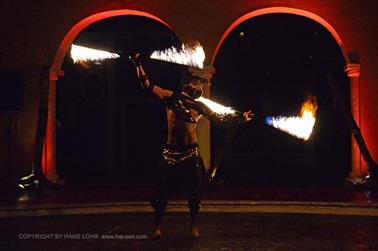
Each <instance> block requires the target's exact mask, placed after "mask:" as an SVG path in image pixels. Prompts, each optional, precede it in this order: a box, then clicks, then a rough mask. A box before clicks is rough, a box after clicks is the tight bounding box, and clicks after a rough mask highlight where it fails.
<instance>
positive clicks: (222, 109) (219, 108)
mask: <svg viewBox="0 0 378 251" xmlns="http://www.w3.org/2000/svg"><path fill="white" fill-rule="evenodd" d="M196 101H199V102H201V103H203V104H204V105H206V106H207V107H208V108H209V109H210V110H211V111H213V112H215V113H218V114H222V115H226V114H233V113H235V110H233V109H232V108H231V107H226V106H224V105H221V104H218V103H216V102H214V101H212V100H210V99H207V98H204V97H202V96H201V97H199V98H197V99H196Z"/></svg>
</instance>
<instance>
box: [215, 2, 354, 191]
mask: <svg viewBox="0 0 378 251" xmlns="http://www.w3.org/2000/svg"><path fill="white" fill-rule="evenodd" d="M349 63H350V62H349V58H348V57H347V54H346V52H345V49H344V46H343V44H342V42H341V40H340V38H339V37H338V35H337V33H336V32H335V31H334V29H333V28H332V27H331V26H330V25H329V24H328V23H326V22H325V21H324V20H323V19H321V18H320V17H318V16H316V15H314V14H312V13H309V12H305V11H301V10H294V9H290V8H269V9H263V10H259V11H256V12H253V13H250V14H247V15H245V16H243V17H242V18H240V19H238V20H237V21H236V22H234V24H233V25H231V26H230V28H229V29H228V30H227V31H226V33H225V34H224V36H223V37H222V39H221V41H220V43H219V44H218V47H217V48H216V51H215V54H214V56H213V64H214V65H215V67H216V69H217V74H216V76H215V79H214V81H213V82H214V88H213V90H212V96H213V97H214V98H218V99H220V100H224V102H226V103H228V104H232V105H234V106H235V107H236V108H238V109H239V110H246V109H250V108H251V109H253V110H254V112H255V113H256V115H257V116H258V117H260V118H265V117H267V116H278V115H283V116H290V115H296V114H298V112H299V110H300V107H301V103H302V102H303V100H304V98H305V96H306V94H308V93H310V94H312V95H315V96H316V97H317V99H318V103H319V110H318V113H317V121H316V123H315V128H314V131H313V134H312V136H311V138H310V139H309V140H308V141H302V140H298V139H296V138H294V137H292V136H289V135H287V134H286V133H282V132H280V131H277V130H276V129H272V128H270V127H268V126H266V125H265V124H263V123H259V122H255V123H254V124H252V125H249V126H243V127H242V128H241V129H240V130H239V131H238V132H237V134H236V135H235V137H234V140H233V142H232V143H231V144H230V146H229V149H228V151H227V154H226V158H225V160H224V161H223V162H222V165H221V169H220V171H221V173H220V175H221V176H223V179H225V180H226V181H228V182H230V183H237V184H241V183H244V184H254V185H258V186H260V185H261V186H287V185H289V186H292V185H294V186H303V185H322V184H323V185H339V184H342V183H343V182H344V178H345V177H346V176H347V175H348V172H349V170H350V156H351V152H350V148H351V147H350V146H351V143H350V132H349V131H348V129H347V128H348V127H347V125H346V124H345V122H344V119H343V117H342V115H341V114H340V112H339V111H338V109H337V108H336V107H335V105H334V100H333V94H332V91H331V90H330V88H329V86H328V84H327V80H326V77H325V75H326V74H327V73H332V74H334V75H336V76H337V78H338V80H339V81H338V87H339V89H340V90H341V92H342V95H343V97H344V100H345V102H346V103H347V105H349V103H350V100H349V99H350V90H349V84H348V78H347V76H346V74H345V72H344V67H345V65H347V64H349ZM219 134H222V132H221V131H220V130H219V129H217V128H214V127H213V128H212V135H214V136H216V135H219ZM214 136H213V137H212V153H215V152H216V148H217V144H218V141H217V139H216V137H214Z"/></svg>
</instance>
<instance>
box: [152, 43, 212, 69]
mask: <svg viewBox="0 0 378 251" xmlns="http://www.w3.org/2000/svg"><path fill="white" fill-rule="evenodd" d="M150 57H151V58H152V59H157V60H161V61H166V62H171V63H176V64H182V65H187V66H193V67H197V68H200V69H203V62H204V61H205V52H204V50H203V48H202V46H201V44H200V43H195V44H194V45H188V44H183V45H182V46H181V49H177V48H175V47H173V46H172V47H171V48H168V49H166V50H163V51H154V52H153V53H152V54H151V56H150Z"/></svg>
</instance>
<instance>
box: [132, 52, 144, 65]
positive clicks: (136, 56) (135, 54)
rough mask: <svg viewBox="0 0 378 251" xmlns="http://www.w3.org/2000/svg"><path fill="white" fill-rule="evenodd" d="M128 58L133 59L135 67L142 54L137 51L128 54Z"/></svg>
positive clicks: (138, 63) (139, 61) (139, 63)
mask: <svg viewBox="0 0 378 251" xmlns="http://www.w3.org/2000/svg"><path fill="white" fill-rule="evenodd" d="M129 59H130V60H131V61H133V64H134V66H135V67H138V66H140V65H141V61H142V55H140V54H139V53H133V54H132V55H130V56H129Z"/></svg>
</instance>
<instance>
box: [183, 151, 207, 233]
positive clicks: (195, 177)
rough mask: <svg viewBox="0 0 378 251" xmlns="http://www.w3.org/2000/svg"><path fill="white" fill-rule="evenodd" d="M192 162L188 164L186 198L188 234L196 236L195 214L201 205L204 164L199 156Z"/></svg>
mask: <svg viewBox="0 0 378 251" xmlns="http://www.w3.org/2000/svg"><path fill="white" fill-rule="evenodd" d="M192 161H193V162H192V163H190V166H188V167H187V168H188V170H189V172H188V176H189V177H188V179H187V181H188V184H187V199H188V206H189V210H190V216H191V222H190V236H191V237H192V238H198V237H199V232H198V227H197V215H198V211H199V209H200V207H201V199H202V193H203V182H204V178H205V166H204V164H203V160H202V158H201V157H196V158H193V160H192Z"/></svg>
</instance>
